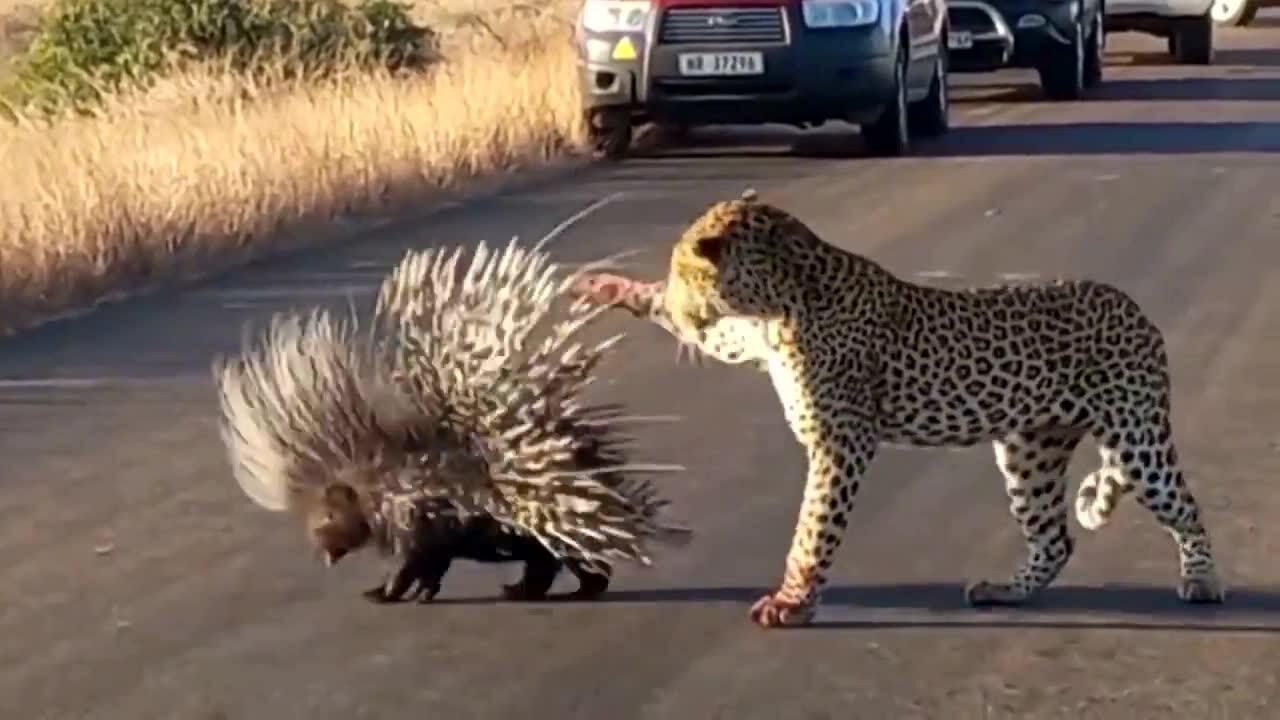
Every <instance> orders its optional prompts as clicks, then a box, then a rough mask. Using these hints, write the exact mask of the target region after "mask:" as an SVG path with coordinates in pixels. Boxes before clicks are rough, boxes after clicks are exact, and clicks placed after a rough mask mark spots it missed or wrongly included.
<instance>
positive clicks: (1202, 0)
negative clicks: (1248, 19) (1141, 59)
mask: <svg viewBox="0 0 1280 720" xmlns="http://www.w3.org/2000/svg"><path fill="white" fill-rule="evenodd" d="M1222 1H1223V0H1107V2H1106V6H1105V8H1106V9H1105V15H1106V26H1107V28H1106V32H1107V34H1111V33H1118V32H1140V33H1145V34H1147V35H1155V36H1156V37H1162V38H1166V39H1167V40H1168V42H1169V54H1171V55H1173V58H1174V60H1175V61H1177V62H1178V63H1179V64H1182V65H1211V64H1212V63H1213V28H1214V18H1213V15H1214V3H1218V2H1222ZM1241 1H1242V2H1248V1H1250V0H1241Z"/></svg>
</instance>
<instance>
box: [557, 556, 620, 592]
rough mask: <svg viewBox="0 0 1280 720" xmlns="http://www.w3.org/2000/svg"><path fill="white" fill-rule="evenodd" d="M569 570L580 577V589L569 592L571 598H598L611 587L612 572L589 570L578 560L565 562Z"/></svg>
mask: <svg viewBox="0 0 1280 720" xmlns="http://www.w3.org/2000/svg"><path fill="white" fill-rule="evenodd" d="M565 565H566V566H567V567H568V568H569V572H571V573H573V576H574V577H576V578H577V579H578V589H577V590H574V591H573V592H571V593H569V598H570V599H571V600H597V599H599V598H600V596H601V595H603V594H605V592H606V591H607V590H608V589H609V581H610V579H611V578H610V574H609V573H607V572H606V573H598V572H592V571H590V570H587V569H586V568H585V567H583V566H582V564H581V563H578V562H577V561H574V560H570V561H568V562H566V563H565Z"/></svg>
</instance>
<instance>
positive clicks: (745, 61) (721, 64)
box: [680, 52, 764, 77]
mask: <svg viewBox="0 0 1280 720" xmlns="http://www.w3.org/2000/svg"><path fill="white" fill-rule="evenodd" d="M762 73H764V54H763V53H758V52H722V53H684V54H682V55H681V56H680V74H681V75H689V76H693V77H702V76H708V75H760V74H762Z"/></svg>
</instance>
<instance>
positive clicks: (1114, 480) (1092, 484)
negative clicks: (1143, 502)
mask: <svg viewBox="0 0 1280 720" xmlns="http://www.w3.org/2000/svg"><path fill="white" fill-rule="evenodd" d="M1126 487H1127V484H1126V482H1125V479H1124V476H1123V475H1121V474H1120V471H1119V470H1113V469H1109V468H1100V469H1098V470H1095V471H1093V472H1091V473H1089V474H1088V475H1086V476H1085V478H1084V480H1083V481H1082V482H1081V483H1080V489H1079V490H1077V491H1076V520H1078V521H1079V522H1080V525H1081V526H1083V527H1084V528H1085V529H1086V530H1100V529H1102V527H1103V526H1104V525H1106V524H1107V523H1108V522H1110V521H1111V513H1113V512H1115V509H1116V506H1117V505H1118V504H1119V503H1120V498H1122V497H1124V494H1125V490H1126Z"/></svg>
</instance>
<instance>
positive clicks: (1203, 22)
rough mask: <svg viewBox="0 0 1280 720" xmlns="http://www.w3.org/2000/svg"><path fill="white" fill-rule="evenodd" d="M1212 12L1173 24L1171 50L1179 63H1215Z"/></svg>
mask: <svg viewBox="0 0 1280 720" xmlns="http://www.w3.org/2000/svg"><path fill="white" fill-rule="evenodd" d="M1211 12H1212V10H1211V11H1210V12H1207V13H1205V14H1204V15H1201V16H1200V17H1195V18H1184V19H1181V20H1179V21H1178V22H1177V24H1176V25H1174V26H1173V35H1172V36H1171V37H1170V38H1169V51H1170V52H1171V53H1172V54H1173V59H1174V62H1177V63H1178V64H1179V65H1212V64H1213V29H1214V28H1213V17H1212V16H1211V14H1210V13H1211Z"/></svg>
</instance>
